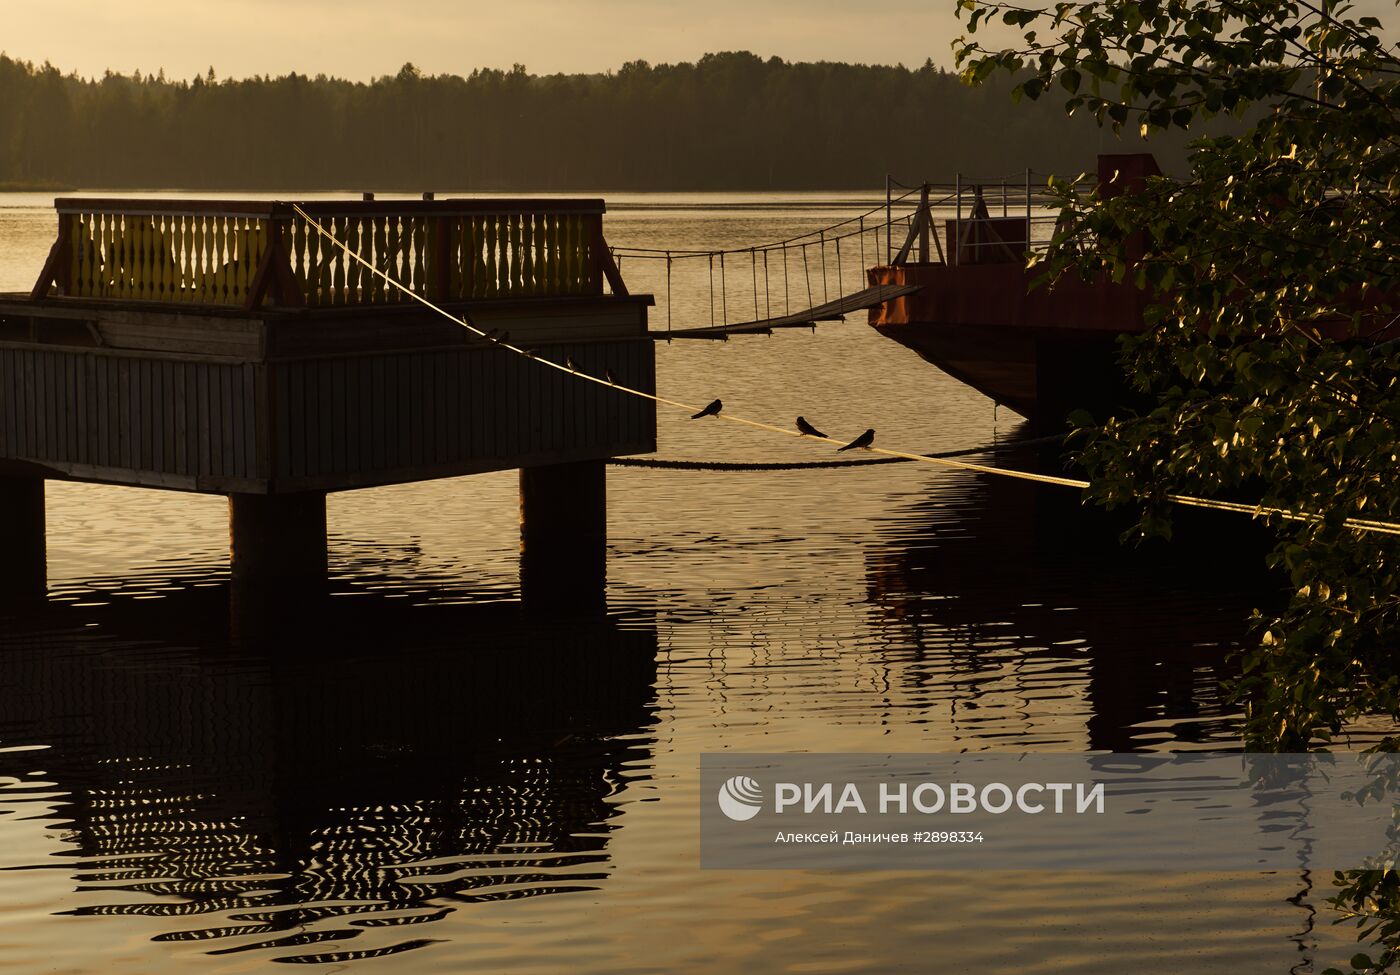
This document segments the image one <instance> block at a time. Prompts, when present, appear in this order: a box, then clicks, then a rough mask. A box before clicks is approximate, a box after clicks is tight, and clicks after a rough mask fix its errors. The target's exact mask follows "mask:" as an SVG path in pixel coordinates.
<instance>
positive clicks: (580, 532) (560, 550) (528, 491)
mask: <svg viewBox="0 0 1400 975" xmlns="http://www.w3.org/2000/svg"><path fill="white" fill-rule="evenodd" d="M607 522H608V516H607V479H606V475H605V473H604V464H603V462H602V461H598V460H588V461H579V462H576V463H570V464H544V465H541V466H537V467H525V468H521V471H520V596H521V601H522V602H523V603H524V605H525V608H526V610H527V611H529V612H538V613H548V614H551V615H556V614H557V615H570V616H573V615H602V614H603V613H604V612H605V611H606V608H607V597H606V593H605V587H606V584H607V540H608V538H607V536H608V526H607Z"/></svg>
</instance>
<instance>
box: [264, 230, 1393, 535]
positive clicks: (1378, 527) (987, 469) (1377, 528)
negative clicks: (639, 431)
mask: <svg viewBox="0 0 1400 975" xmlns="http://www.w3.org/2000/svg"><path fill="white" fill-rule="evenodd" d="M287 205H288V206H290V207H291V209H292V210H293V211H294V212H296V214H297V215H298V216H300V217H301V218H302V219H303V220H305V221H306V223H307V225H308V226H310V227H312V228H313V229H314V230H315V231H316V233H318V234H319V235H320V236H322V237H324V238H325V239H326V240H328V241H330V242H331V243H332V244H334V245H335V246H336V247H338V248H339V249H340V250H341V251H343V252H344V253H345V254H346V255H347V256H348V257H349V258H350V259H351V260H353V261H355V262H356V263H357V264H359V265H361V266H362V267H364V268H365V269H366V270H368V271H369V272H371V273H372V274H374V275H376V276H378V277H379V278H381V279H383V281H384V282H385V283H386V284H387V285H389V286H390V287H392V288H395V289H397V290H398V291H400V292H402V293H403V294H404V295H405V296H406V297H407V298H409V299H410V300H412V301H416V302H418V303H419V304H420V305H423V306H424V307H425V308H428V309H429V310H431V311H433V312H435V313H437V314H439V315H441V316H442V317H443V318H446V319H447V320H449V321H452V322H456V323H457V324H458V325H460V326H462V327H463V328H464V329H466V330H467V331H468V332H471V333H472V334H473V335H476V336H477V337H478V338H481V339H484V340H486V341H487V342H490V343H491V344H493V345H495V346H496V347H498V348H501V349H506V350H507V351H509V352H513V353H515V354H516V355H520V356H524V357H525V358H527V359H530V360H532V361H533V362H536V363H538V364H539V365H541V366H544V367H545V368H548V369H554V370H556V371H558V372H562V373H565V374H567V375H570V376H573V377H575V378H577V379H580V380H583V381H585V382H591V383H595V384H597V385H599V386H606V387H608V388H610V389H614V390H617V391H618V392H619V393H623V394H625V395H628V396H636V397H638V398H640V399H645V400H649V401H651V402H653V403H656V404H657V405H659V406H668V407H671V408H672V409H675V410H684V411H685V412H686V413H688V414H692V415H693V414H695V413H699V412H701V407H700V406H699V405H697V404H695V403H685V402H682V401H680V400H674V399H669V398H668V397H665V396H659V395H657V394H656V393H648V392H646V391H645V390H641V389H635V388H633V387H631V386H624V385H621V384H620V383H617V382H610V381H609V380H608V379H606V378H604V377H602V376H595V375H593V374H592V373H588V372H584V371H583V370H581V369H578V368H576V367H575V366H572V365H569V364H567V363H565V362H555V361H554V360H553V359H547V358H544V357H542V356H540V355H539V353H538V352H536V351H535V350H533V349H526V348H522V347H520V346H518V345H513V344H511V343H510V342H507V341H504V340H503V339H502V338H500V337H498V336H496V335H495V334H493V333H489V332H487V331H485V330H484V329H482V328H480V327H479V326H478V325H476V323H475V322H473V321H472V320H471V316H470V315H469V314H467V313H466V312H465V311H464V312H463V313H462V314H460V315H454V314H453V313H452V312H449V311H447V310H446V309H445V308H442V307H441V306H440V305H438V304H436V303H434V302H433V301H431V300H429V299H428V298H426V297H424V296H423V295H420V294H419V293H418V292H417V291H414V290H413V289H412V288H410V287H408V286H407V285H405V284H403V283H401V282H400V281H399V280H398V279H396V278H394V277H393V276H391V275H390V274H388V273H387V272H385V271H384V270H382V269H381V268H379V267H377V266H376V265H374V264H373V263H371V262H370V261H368V260H366V259H365V258H364V257H363V256H361V255H360V254H359V253H358V252H357V251H356V250H354V249H353V248H351V247H350V246H349V245H348V244H346V243H345V242H344V241H342V240H341V239H339V238H338V237H336V236H335V234H333V233H332V232H331V231H329V230H327V229H326V227H325V226H324V225H323V224H321V223H320V222H319V221H317V220H316V219H315V218H313V217H312V216H311V215H310V214H309V213H307V212H306V211H305V210H304V209H302V207H301V206H300V205H299V204H297V203H290V204H287ZM713 417H714V418H715V419H718V420H722V421H724V422H726V423H732V424H736V425H739V426H745V427H749V428H751V429H755V430H765V431H767V432H769V433H775V434H781V435H782V436H785V437H792V438H795V439H797V440H807V441H812V442H813V443H818V442H820V443H827V444H834V445H838V446H844V445H845V442H844V441H842V440H840V439H838V438H836V437H825V436H824V437H818V436H812V435H810V434H804V433H802V432H800V431H798V430H796V429H795V428H792V427H781V426H777V425H775V424H772V423H766V422H764V421H762V420H754V419H750V418H749V417H745V416H739V415H737V414H734V413H726V412H724V411H723V410H721V411H720V412H719V413H715V414H713ZM863 449H865V450H867V451H869V452H870V453H872V454H879V455H881V456H884V457H899V458H904V459H906V460H911V461H915V462H917V463H922V464H933V465H936V466H939V467H947V468H951V469H954V470H963V471H970V472H972V473H977V474H989V475H992V476H994V477H1008V478H1012V479H1015V480H1021V481H1028V482H1031V483H1034V484H1052V485H1057V486H1060V487H1070V488H1078V489H1080V490H1084V489H1087V488H1088V487H1089V482H1088V481H1085V480H1080V479H1078V478H1072V477H1059V476H1056V475H1053V474H1038V473H1035V472H1032V471H1018V470H1012V469H1010V468H1005V467H993V466H991V465H989V464H976V463H972V462H970V461H964V460H959V459H956V458H953V457H937V456H930V455H928V454H915V453H910V452H909V451H904V450H891V449H889V448H888V447H875V446H873V445H872V446H869V447H865V448H863ZM1166 499H1167V500H1168V501H1171V502H1173V503H1175V504H1181V505H1188V506H1192V507H1198V508H1212V509H1216V510H1220V511H1233V512H1237V513H1240V514H1249V515H1253V516H1255V517H1258V516H1260V515H1273V516H1278V517H1280V518H1282V519H1284V520H1288V521H1304V522H1322V521H1325V520H1326V516H1325V515H1323V514H1321V513H1318V512H1310V511H1290V510H1287V509H1284V508H1277V507H1272V506H1268V505H1263V504H1245V503H1241V502H1234V501H1220V500H1217V499H1214V498H1198V497H1193V496H1190V495H1181V494H1169V495H1167V496H1166ZM1343 524H1344V526H1345V527H1347V528H1350V529H1352V530H1354V531H1358V532H1379V533H1382V534H1387V535H1396V536H1400V524H1397V523H1394V522H1387V521H1377V520H1373V519H1368V518H1347V519H1345V521H1344V522H1343Z"/></svg>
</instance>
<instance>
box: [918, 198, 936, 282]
mask: <svg viewBox="0 0 1400 975" xmlns="http://www.w3.org/2000/svg"><path fill="white" fill-rule="evenodd" d="M932 216H933V215H932V213H930V211H929V206H928V184H927V183H925V184H924V185H923V187H922V188H921V189H920V190H919V263H920V264H927V263H928V234H929V227H930V226H932V224H933V219H932Z"/></svg>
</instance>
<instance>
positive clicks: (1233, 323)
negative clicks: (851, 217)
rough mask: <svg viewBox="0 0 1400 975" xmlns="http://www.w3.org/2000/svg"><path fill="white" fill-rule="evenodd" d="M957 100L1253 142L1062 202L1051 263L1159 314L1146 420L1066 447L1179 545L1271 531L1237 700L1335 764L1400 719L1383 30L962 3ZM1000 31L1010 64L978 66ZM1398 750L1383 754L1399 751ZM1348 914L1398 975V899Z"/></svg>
mask: <svg viewBox="0 0 1400 975" xmlns="http://www.w3.org/2000/svg"><path fill="white" fill-rule="evenodd" d="M959 7H960V10H961V14H962V16H963V17H964V18H965V20H966V22H967V24H968V26H969V28H970V30H971V31H972V32H973V33H972V34H969V35H968V36H966V37H964V38H962V39H960V41H959V42H958V44H957V46H956V49H957V58H958V64H959V66H960V67H961V69H962V73H963V77H964V79H965V80H968V81H970V82H974V83H976V82H979V81H982V80H984V79H987V78H990V77H993V76H994V75H996V74H998V73H999V72H1000V73H1008V72H1009V73H1011V74H1012V75H1013V76H1014V77H1015V78H1016V88H1015V91H1016V94H1017V95H1018V96H1019V97H1021V98H1023V99H1033V100H1035V99H1048V98H1052V97H1053V98H1054V99H1056V100H1058V101H1061V102H1062V103H1063V106H1064V108H1065V109H1066V110H1067V111H1068V112H1070V113H1080V112H1082V113H1088V114H1090V115H1092V116H1093V117H1094V118H1095V119H1096V120H1097V121H1098V122H1099V124H1100V125H1103V126H1107V127H1112V128H1114V129H1122V128H1125V127H1127V128H1135V129H1137V130H1139V131H1142V132H1144V133H1152V132H1155V131H1158V130H1163V129H1193V128H1195V127H1199V126H1200V125H1201V123H1202V122H1204V121H1206V120H1208V119H1211V118H1214V117H1217V116H1220V115H1233V116H1236V117H1239V118H1247V119H1248V120H1249V123H1248V125H1247V126H1246V127H1245V131H1244V132H1243V133H1241V134H1238V135H1235V136H1215V137H1211V138H1204V139H1201V140H1199V141H1197V142H1196V143H1195V144H1194V145H1193V153H1192V156H1191V160H1190V175H1189V177H1188V178H1187V179H1185V180H1168V179H1165V178H1155V179H1150V180H1147V181H1146V184H1145V185H1144V186H1142V187H1140V188H1139V190H1140V191H1139V192H1129V193H1124V194H1122V195H1116V196H1114V195H1110V194H1106V193H1105V194H1098V193H1095V194H1089V195H1083V194H1080V193H1077V192H1076V189H1075V186H1076V184H1075V183H1074V182H1071V181H1061V182H1058V183H1057V184H1055V185H1056V186H1057V188H1058V190H1059V192H1060V194H1061V196H1062V198H1063V202H1064V207H1065V215H1064V218H1063V220H1062V223H1061V227H1060V230H1059V231H1058V232H1057V235H1056V240H1055V243H1054V246H1052V248H1051V251H1050V253H1049V254H1048V256H1047V257H1046V258H1045V259H1044V261H1045V267H1044V270H1045V274H1046V277H1047V278H1049V279H1052V280H1053V278H1055V277H1056V276H1058V275H1062V274H1073V273H1078V274H1082V275H1085V276H1086V277H1089V278H1095V277H1098V276H1107V277H1110V278H1112V279H1114V280H1119V281H1123V280H1127V281H1131V282H1133V283H1134V284H1136V285H1137V286H1138V287H1140V288H1143V289H1145V290H1147V291H1148V292H1150V294H1151V295H1152V307H1151V308H1150V310H1149V314H1148V318H1149V324H1150V326H1151V327H1150V328H1149V329H1148V330H1147V331H1146V332H1144V333H1142V334H1141V335H1140V336H1137V337H1135V338H1133V339H1132V340H1130V341H1127V342H1126V343H1125V347H1124V354H1123V362H1124V364H1125V367H1126V368H1127V370H1128V372H1129V375H1130V378H1131V380H1132V382H1133V383H1134V384H1135V386H1136V387H1137V388H1138V389H1139V390H1141V391H1142V392H1143V393H1144V394H1146V395H1147V397H1148V399H1147V402H1149V403H1151V404H1153V405H1152V406H1151V407H1150V408H1148V409H1144V410H1140V411H1137V412H1127V411H1125V412H1123V413H1122V414H1121V415H1119V416H1116V417H1114V418H1112V419H1111V420H1109V421H1108V422H1107V423H1104V424H1091V423H1089V421H1088V420H1087V418H1084V417H1080V418H1078V422H1079V425H1080V429H1079V431H1078V433H1079V435H1080V436H1081V438H1082V439H1081V441H1080V442H1081V448H1080V450H1079V453H1078V457H1079V459H1080V460H1081V461H1082V462H1083V464H1084V465H1085V466H1086V467H1087V468H1088V470H1089V471H1090V474H1091V480H1092V484H1093V487H1092V488H1091V494H1092V496H1093V497H1094V498H1095V499H1096V500H1097V501H1099V502H1101V503H1103V504H1106V505H1109V506H1136V507H1137V510H1139V511H1140V512H1141V515H1142V517H1141V521H1140V523H1139V528H1140V529H1141V531H1143V532H1145V533H1164V532H1169V531H1170V525H1171V515H1172V513H1171V508H1170V504H1169V502H1168V500H1167V498H1168V495H1170V494H1173V493H1181V494H1203V495H1213V496H1220V497H1229V498H1232V499H1236V500H1253V499H1256V498H1257V499H1259V500H1261V501H1262V502H1263V503H1264V504H1266V505H1269V506H1275V507H1278V508H1282V509H1286V510H1289V511H1294V512H1306V513H1315V514H1316V515H1318V516H1319V517H1318V518H1316V519H1314V520H1303V521H1287V520H1276V524H1274V526H1273V528H1274V530H1275V532H1276V537H1277V538H1278V544H1277V547H1276V548H1275V549H1274V551H1273V553H1272V555H1271V561H1272V563H1273V564H1274V565H1276V566H1277V567H1279V568H1280V569H1281V570H1283V571H1284V572H1286V575H1287V579H1288V584H1289V590H1290V592H1291V598H1290V599H1289V601H1288V603H1287V607H1286V609H1284V610H1283V611H1282V612H1281V613H1277V614H1275V615H1272V616H1264V615H1260V616H1259V617H1258V619H1257V623H1258V631H1259V639H1258V643H1257V645H1256V646H1255V647H1253V648H1252V649H1251V650H1250V651H1249V653H1248V654H1247V656H1246V660H1245V675H1246V676H1245V678H1244V680H1243V682H1242V683H1241V686H1240V688H1239V690H1240V693H1241V700H1242V702H1243V703H1244V706H1245V707H1246V709H1247V714H1248V721H1247V731H1246V734H1247V740H1248V743H1249V744H1250V745H1251V746H1252V747H1255V748H1261V749H1276V750H1303V749H1307V748H1310V747H1326V746H1327V744H1328V743H1329V742H1331V741H1332V740H1333V738H1334V736H1336V735H1338V734H1339V733H1342V732H1343V731H1344V729H1346V728H1348V727H1349V726H1351V725H1353V724H1354V723H1356V722H1358V721H1360V720H1362V719H1367V720H1370V721H1374V720H1376V719H1377V716H1379V718H1380V719H1381V720H1388V721H1389V722H1391V726H1392V727H1393V722H1394V721H1396V720H1397V719H1400V654H1397V652H1396V651H1397V638H1398V637H1400V544H1397V542H1400V540H1398V539H1397V538H1396V537H1395V536H1393V535H1384V534H1373V533H1358V532H1356V531H1354V530H1352V529H1349V528H1346V527H1344V525H1343V521H1344V520H1345V519H1346V518H1348V517H1366V518H1372V519H1379V520H1385V521H1391V522H1395V521H1400V479H1397V477H1396V473H1397V471H1396V460H1397V456H1400V383H1397V376H1400V346H1398V345H1397V343H1396V341H1395V338H1396V336H1397V335H1400V329H1397V315H1396V310H1397V309H1396V305H1397V296H1400V260H1397V255H1400V206H1397V200H1398V198H1397V191H1400V116H1398V115H1397V112H1400V58H1397V56H1396V52H1395V51H1394V49H1392V48H1391V47H1388V46H1387V45H1386V44H1385V43H1384V42H1383V40H1382V35H1381V25H1380V23H1379V22H1378V21H1377V20H1376V19H1374V18H1370V17H1352V16H1350V15H1349V10H1348V8H1346V7H1343V6H1337V5H1335V4H1327V3H1326V0H1321V2H1319V3H1318V4H1314V3H1311V2H1307V0H1283V2H1280V0H1206V2H1186V0H1090V2H1084V3H1068V2H1064V3H1056V4H1054V5H1053V6H1047V7H1024V6H1018V5H1013V4H1008V3H981V2H978V0H959ZM989 23H996V24H999V25H1000V27H999V28H998V29H1000V30H1005V29H1006V28H1012V29H1014V30H1015V31H1016V32H1017V33H1018V34H1019V36H1020V43H1019V44H1018V45H1017V46H1015V47H1012V48H1006V49H990V48H984V47H983V46H981V45H980V44H979V43H978V42H977V40H976V39H975V37H974V35H975V34H976V32H977V31H979V30H982V31H983V32H984V34H985V28H986V26H987V25H988V24H989ZM1397 744H1400V741H1398V740H1397V738H1396V737H1395V736H1394V734H1391V735H1389V736H1387V737H1386V738H1385V739H1384V740H1383V741H1382V742H1381V744H1380V747H1382V748H1387V749H1394V748H1396V746H1397ZM1337 882H1338V884H1339V891H1338V893H1337V896H1336V897H1335V899H1334V904H1335V906H1336V907H1337V908H1339V910H1340V911H1341V912H1342V917H1343V918H1344V919H1349V920H1352V921H1354V922H1356V923H1357V925H1358V930H1359V935H1360V936H1361V937H1362V938H1369V939H1372V940H1374V941H1375V942H1376V943H1377V944H1378V945H1379V946H1380V948H1381V950H1380V951H1379V953H1378V954H1374V956H1371V955H1364V954H1359V955H1357V956H1356V957H1354V958H1353V959H1352V962H1351V965H1352V968H1353V969H1354V970H1357V971H1367V972H1370V971H1386V970H1391V969H1392V968H1394V967H1395V966H1396V964H1397V962H1400V954H1397V945H1400V878H1397V875H1396V874H1395V872H1394V871H1393V870H1378V871H1369V872H1351V873H1347V874H1342V875H1338V878H1337Z"/></svg>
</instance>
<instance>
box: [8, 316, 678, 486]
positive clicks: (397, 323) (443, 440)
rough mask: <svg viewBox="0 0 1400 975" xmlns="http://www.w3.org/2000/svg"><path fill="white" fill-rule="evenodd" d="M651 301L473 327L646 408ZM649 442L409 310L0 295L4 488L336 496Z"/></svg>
mask: <svg viewBox="0 0 1400 975" xmlns="http://www.w3.org/2000/svg"><path fill="white" fill-rule="evenodd" d="M646 304H647V301H646V300H644V299H639V298H636V297H623V298H612V297H609V296H601V297H600V296H584V297H579V298H574V299H562V300H561V299H523V300H518V301H495V302H483V303H476V304H474V305H472V306H471V314H472V316H473V320H474V321H477V322H479V323H481V325H482V327H489V328H501V329H505V330H509V331H510V332H511V338H512V342H513V343H514V344H519V345H522V346H525V347H535V348H538V349H539V352H540V355H541V356H542V357H548V358H551V359H553V360H555V361H557V362H563V361H564V358H565V356H572V357H573V359H574V360H575V361H576V362H577V363H578V364H579V365H580V366H581V367H582V368H584V369H586V370H587V371H589V372H591V373H592V374H594V375H598V376H602V375H603V374H604V370H605V369H610V370H611V371H612V373H613V374H614V375H615V376H616V377H617V378H618V380H619V381H620V382H622V383H625V384H627V385H632V386H636V387H638V388H641V389H644V390H648V391H654V389H655V368H654V353H653V346H652V342H651V340H650V339H649V338H647V337H646ZM461 310H466V306H463V307H462V308H461ZM655 439H656V427H655V411H654V408H653V407H652V404H650V403H649V402H648V401H646V400H643V399H639V398H637V397H634V396H630V395H627V394H623V393H619V392H618V391H616V390H614V389H611V388H609V387H607V386H605V385H601V384H597V383H591V382H588V381H586V380H581V379H575V378H570V377H568V376H567V375H565V374H563V373H561V372H558V371H556V370H552V369H550V368H548V367H547V366H543V365H541V364H540V363H537V362H532V361H530V360H528V359H526V358H524V357H522V356H519V355H517V354H515V353H511V352H508V351H505V350H503V349H500V348H498V347H496V346H494V345H491V344H489V343H486V342H484V341H483V340H481V339H479V338H476V337H474V336H471V335H470V334H468V333H467V332H466V331H465V330H464V329H462V328H461V327H460V326H458V325H455V324H453V323H451V322H446V321H444V320H442V319H441V318H440V317H437V316H434V315H433V314H432V313H430V312H424V311H422V310H419V309H416V308H412V307H407V308H402V309H400V308H393V309H384V308H382V307H381V308H377V309H372V310H365V309H334V310H330V309H328V310H324V311H320V310H315V311H292V310H274V311H268V312H265V313H260V314H248V313H239V312H238V311H237V310H219V311H217V312H215V313H212V314H191V313H183V312H182V313H178V314H173V313H170V312H169V311H168V310H165V309H156V310H150V311H142V310H140V309H134V308H132V307H131V304H130V303H123V304H122V306H121V307H113V304H112V303H110V302H106V303H104V302H80V301H76V300H67V299H63V300H59V301H52V300H50V301H41V302H33V301H27V300H26V301H20V300H16V299H5V298H0V472H3V471H4V470H7V469H16V470H23V471H35V470H37V471H39V472H41V473H42V474H44V475H45V476H50V477H65V478H72V479H78V480H93V481H103V482H111V483H120V484H133V485H145V486H150V487H163V488H172V489H178V490H187V491H203V492H210V493H283V492H294V491H323V490H331V491H334V490H343V489H349V488H355V487H368V486H372V485H375V484H389V483H398V482H404V481H412V480H419V479H426V478H434V477H447V476H455V475H459V474H471V473H479V472H484V471H491V470H504V469H511V468H516V467H521V466H531V465H538V464H552V463H568V462H573V461H578V460H593V459H602V458H605V457H609V456H618V455H623V454H635V453H645V452H650V451H652V450H654V449H655Z"/></svg>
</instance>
